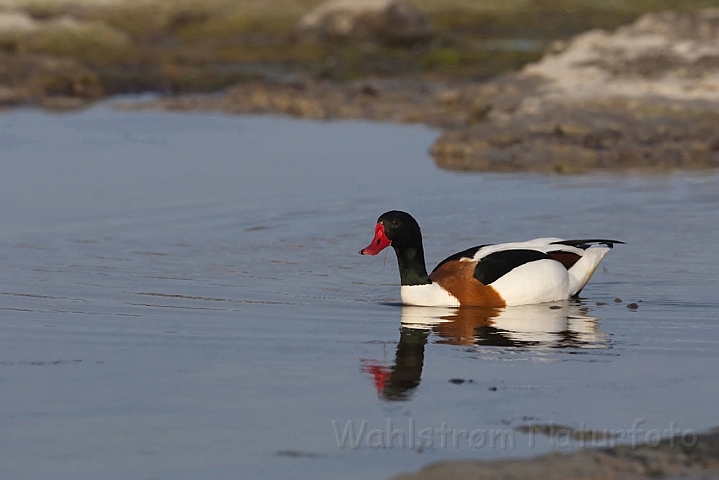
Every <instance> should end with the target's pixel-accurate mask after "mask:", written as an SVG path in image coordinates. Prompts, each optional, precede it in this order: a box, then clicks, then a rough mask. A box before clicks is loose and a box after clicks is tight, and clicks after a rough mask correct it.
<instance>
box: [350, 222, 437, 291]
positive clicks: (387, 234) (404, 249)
mask: <svg viewBox="0 0 719 480" xmlns="http://www.w3.org/2000/svg"><path fill="white" fill-rule="evenodd" d="M390 245H391V246H392V247H393V248H394V251H395V253H396V254H397V261H398V262H399V274H400V278H401V280H402V285H423V284H426V283H431V282H430V280H429V277H428V276H427V270H426V268H425V264H424V249H423V248H422V232H421V231H420V229H419V224H418V223H417V220H415V219H414V218H412V215H410V214H409V213H405V212H400V211H399V210H392V211H389V212H387V213H384V214H382V215H381V216H380V217H379V218H378V219H377V225H376V226H375V230H374V238H373V239H372V242H371V243H370V244H369V245H368V246H367V247H365V248H363V249H362V250H360V252H359V253H360V255H377V254H378V253H379V252H381V251H382V250H384V249H385V248H387V247H389V246H390Z"/></svg>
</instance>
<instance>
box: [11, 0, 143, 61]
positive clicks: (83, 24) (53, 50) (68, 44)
mask: <svg viewBox="0 0 719 480" xmlns="http://www.w3.org/2000/svg"><path fill="white" fill-rule="evenodd" d="M130 44H131V40H130V37H129V35H128V34H127V33H125V32H122V31H120V30H117V29H115V28H112V27H110V26H109V25H108V24H106V23H104V22H100V21H84V20H78V19H76V18H74V17H72V16H70V15H63V16H61V17H57V18H52V19H49V20H35V19H33V18H32V17H31V16H30V15H28V14H27V13H24V12H5V13H0V50H3V51H5V52H8V53H20V54H32V53H43V54H54V55H63V56H69V57H74V58H77V59H80V60H83V59H85V60H87V59H89V60H99V61H100V62H101V63H102V61H107V60H109V59H112V58H117V57H118V56H119V55H121V54H124V53H125V50H126V49H127V48H128V47H129V46H130Z"/></svg>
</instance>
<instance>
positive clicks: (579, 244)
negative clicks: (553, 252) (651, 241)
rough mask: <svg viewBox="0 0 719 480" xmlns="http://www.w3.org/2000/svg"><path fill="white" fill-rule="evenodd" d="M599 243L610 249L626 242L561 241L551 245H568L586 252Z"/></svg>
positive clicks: (597, 239)
mask: <svg viewBox="0 0 719 480" xmlns="http://www.w3.org/2000/svg"><path fill="white" fill-rule="evenodd" d="M594 243H599V244H602V245H606V246H607V247H609V248H612V247H614V244H615V243H619V244H622V245H623V244H624V242H622V241H620V240H603V239H599V238H594V239H587V240H560V241H558V242H552V243H550V245H568V246H570V247H577V248H581V249H583V250H586V249H587V248H589V247H591V246H592V244H594Z"/></svg>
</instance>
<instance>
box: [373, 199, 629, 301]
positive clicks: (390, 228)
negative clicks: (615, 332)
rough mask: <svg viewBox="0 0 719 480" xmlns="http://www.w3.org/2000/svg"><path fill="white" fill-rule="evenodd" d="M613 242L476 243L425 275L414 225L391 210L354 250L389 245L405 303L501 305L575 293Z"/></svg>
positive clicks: (408, 217)
mask: <svg viewBox="0 0 719 480" xmlns="http://www.w3.org/2000/svg"><path fill="white" fill-rule="evenodd" d="M615 243H624V242H620V241H618V240H601V239H593V240H563V239H561V238H536V239H534V240H529V241H526V242H514V243H501V244H496V245H480V246H477V247H472V248H468V249H467V250H464V251H462V252H459V253H455V254H454V255H452V256H450V257H447V258H445V259H444V260H442V261H441V262H440V263H439V265H437V266H436V267H435V268H434V270H432V273H430V274H429V275H427V268H426V266H425V261H424V249H423V248H422V233H421V231H420V228H419V224H418V223H417V221H416V220H415V219H414V218H413V217H412V216H411V215H410V214H408V213H405V212H401V211H398V210H392V211H390V212H387V213H385V214H383V215H382V216H381V217H379V219H378V220H377V225H376V226H375V234H374V239H372V243H370V244H369V245H368V246H367V247H366V248H363V249H362V250H360V252H359V253H360V254H361V255H377V254H378V253H379V252H381V251H382V250H384V249H385V248H387V247H389V246H392V248H394V251H395V253H396V254H397V263H398V264H399V276H400V280H401V284H402V286H401V288H400V297H401V298H402V304H404V305H418V306H442V307H459V306H474V307H506V306H513V305H528V304H535V303H543V302H553V301H557V300H565V299H568V298H570V297H573V296H576V295H578V294H579V292H580V291H581V290H582V289H583V288H584V286H585V285H586V284H587V282H588V281H589V278H590V277H591V276H592V274H593V273H594V271H595V270H596V269H597V266H598V265H599V262H600V261H601V260H602V258H603V257H604V255H606V254H607V252H609V250H610V249H611V248H612V247H613V246H614V244H615Z"/></svg>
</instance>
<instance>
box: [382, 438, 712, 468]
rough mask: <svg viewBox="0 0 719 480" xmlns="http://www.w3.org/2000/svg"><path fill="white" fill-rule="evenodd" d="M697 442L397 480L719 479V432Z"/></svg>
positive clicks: (471, 464)
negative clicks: (479, 479)
mask: <svg viewBox="0 0 719 480" xmlns="http://www.w3.org/2000/svg"><path fill="white" fill-rule="evenodd" d="M695 439H696V442H693V441H692V442H686V441H682V440H681V439H680V438H674V439H667V440H664V441H663V442H662V443H661V444H659V445H657V446H654V447H650V446H647V445H642V446H639V447H637V448H632V447H631V446H617V447H613V448H608V449H584V450H579V451H577V452H573V453H568V454H562V453H553V454H550V455H545V456H542V457H538V458H533V459H529V460H500V461H493V462H475V461H469V460H467V461H449V462H438V463H435V464H432V465H429V466H427V467H425V468H423V469H422V470H420V471H419V472H417V473H411V474H405V475H398V476H396V477H394V479H393V480H425V479H427V480H429V479H432V480H436V479H447V480H449V479H451V480H470V479H478V478H481V479H486V480H493V479H503V480H511V479H552V480H563V479H567V480H569V479H575V478H585V479H597V480H599V479H602V480H614V479H616V480H620V479H621V480H629V479H642V478H680V477H681V478H719V430H716V429H715V430H712V431H711V432H709V433H707V434H703V435H699V436H698V437H697V438H692V439H691V440H695ZM685 440H686V439H685Z"/></svg>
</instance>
